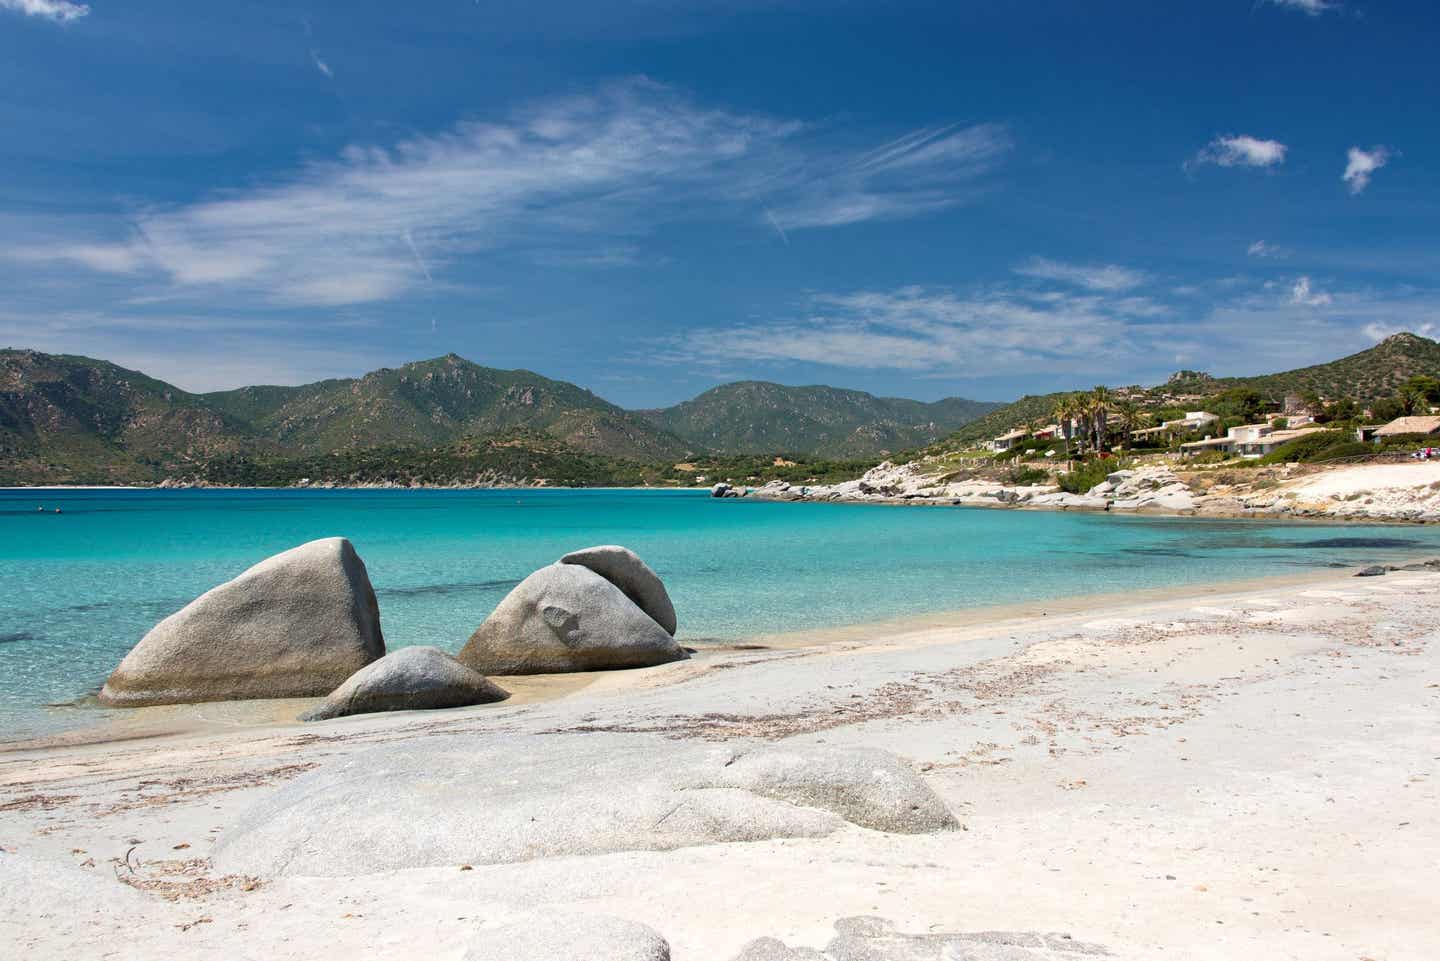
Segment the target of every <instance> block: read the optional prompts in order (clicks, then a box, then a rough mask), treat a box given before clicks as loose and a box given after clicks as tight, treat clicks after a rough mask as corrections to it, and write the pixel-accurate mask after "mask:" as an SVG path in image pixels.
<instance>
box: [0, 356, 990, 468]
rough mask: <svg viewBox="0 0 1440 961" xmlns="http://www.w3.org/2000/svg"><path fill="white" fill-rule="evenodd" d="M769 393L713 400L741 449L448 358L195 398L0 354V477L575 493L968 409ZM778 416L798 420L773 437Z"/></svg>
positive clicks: (916, 434)
mask: <svg viewBox="0 0 1440 961" xmlns="http://www.w3.org/2000/svg"><path fill="white" fill-rule="evenodd" d="M769 386H771V387H774V388H775V389H774V390H773V391H766V392H759V393H755V392H750V391H748V390H743V389H742V390H741V391H738V392H736V393H735V394H733V395H727V394H726V393H725V392H724V391H723V390H722V391H721V392H720V393H719V394H717V395H716V397H715V398H714V399H715V401H716V403H717V404H721V403H722V402H723V412H722V415H720V416H718V417H715V418H711V421H712V422H714V423H720V422H728V423H730V424H732V425H733V424H739V423H744V422H746V421H747V420H751V419H753V420H754V421H755V422H756V423H757V424H763V425H768V426H767V427H765V428H763V429H760V430H757V431H754V432H752V433H751V434H750V437H751V441H750V442H747V443H741V442H740V441H739V440H738V437H739V435H740V432H739V431H736V430H733V429H723V430H722V429H718V428H717V429H713V430H710V431H709V432H708V439H707V440H703V441H702V440H699V439H696V438H697V437H698V434H699V433H704V432H695V433H696V436H692V437H680V436H677V434H676V433H674V432H672V431H671V430H669V429H668V428H667V427H666V426H665V422H666V419H667V418H666V417H665V415H666V414H667V413H668V412H667V411H648V412H644V413H643V414H642V413H640V412H632V411H627V410H624V409H622V408H620V407H618V406H616V405H615V404H612V403H610V402H609V401H607V400H604V399H603V398H601V397H597V396H596V395H594V394H592V393H591V392H590V391H588V390H585V389H584V388H581V387H578V386H576V385H574V384H570V383H566V382H564V381H557V380H552V379H550V378H548V377H543V376H541V375H540V374H536V373H534V372H531V371H525V370H497V369H494V368H489V367H482V366H480V365H478V364H474V363H471V362H470V361H467V360H465V359H463V358H461V357H458V356H456V355H454V354H449V355H446V356H444V357H439V358H435V359H434V360H427V361H420V362H417V363H413V364H406V365H404V366H402V367H397V368H394V369H382V370H377V371H374V372H372V373H369V374H366V375H364V376H363V377H358V378H344V379H335V380H326V381H321V382H318V383H314V384H306V385H302V386H299V387H277V386H258V387H242V388H239V389H237V390H229V391H220V392H216V393H208V394H195V393H189V392H187V391H184V390H181V389H180V388H178V387H175V386H174V385H171V384H167V383H165V382H163V381H160V380H156V379H155V378H152V377H149V376H147V375H145V374H143V373H140V372H138V371H133V370H127V369H125V368H122V367H119V366H117V365H115V364H112V363H109V362H107V361H103V360H95V359H92V358H88V357H78V356H71V355H59V354H45V353H41V352H38V351H29V350H5V351H0V483H3V484H149V483H157V482H160V481H162V480H165V479H167V478H168V479H174V480H184V481H196V482H204V483H227V484H247V485H251V484H253V485H257V486H268V485H274V484H290V483H295V482H298V481H299V480H301V479H303V478H309V479H311V480H312V481H317V482H326V483H350V482H353V483H400V484H406V483H424V484H445V483H477V482H478V483H519V482H531V481H543V482H545V483H551V484H565V485H576V486H584V485H591V484H638V483H663V484H679V483H685V484H691V483H696V481H695V479H694V478H695V477H696V476H705V475H706V472H707V471H709V472H716V473H723V476H724V477H731V478H733V479H735V480H737V481H739V482H745V481H746V480H747V479H749V478H752V477H754V478H761V479H765V480H768V479H770V478H772V477H783V478H786V479H790V478H794V479H796V480H798V481H800V482H804V481H806V480H809V479H811V478H812V477H824V478H826V479H829V480H834V479H837V478H843V477H844V476H853V475H855V474H859V473H861V472H863V470H864V468H865V466H867V465H868V463H870V462H873V459H874V458H876V457H878V456H879V455H880V454H881V452H882V451H887V450H891V449H894V448H898V447H900V446H902V445H905V444H910V445H912V446H913V444H914V442H915V441H914V439H919V438H924V439H926V440H928V439H933V437H934V436H943V435H944V434H945V433H947V432H948V431H949V430H951V429H953V427H954V426H956V425H957V424H959V423H960V422H962V421H963V419H964V417H965V416H967V410H968V406H967V405H971V404H972V403H973V402H970V401H963V400H958V399H954V400H947V401H941V402H939V403H937V404H921V403H919V402H916V401H901V400H895V399H880V398H873V397H871V396H870V395H868V394H864V393H861V392H859V391H835V390H833V389H831V388H825V387H817V388H794V389H792V388H782V387H779V386H778V385H769ZM711 393H712V394H715V393H716V392H713V391H712V392H711ZM747 404H752V405H754V412H753V415H752V414H751V413H749V412H747V407H746V405H747ZM827 404H828V405H830V406H831V407H833V408H835V410H834V411H833V412H828V413H827V412H826V411H825V410H823V408H824V407H825V406H826V405H827ZM681 406H682V407H684V408H685V410H684V413H683V415H681V416H677V417H676V418H674V420H675V421H676V422H677V423H689V422H692V421H694V422H699V421H704V420H705V419H706V416H707V415H706V413H705V408H706V406H707V403H700V402H697V401H689V402H687V403H686V404H685V405H681ZM981 406H983V405H981ZM672 410H674V409H673V408H672ZM791 422H793V423H794V424H797V425H801V426H800V427H799V428H797V429H796V430H793V431H786V430H785V429H784V427H783V426H782V425H785V424H786V423H791ZM764 436H769V437H771V438H773V444H772V443H766V442H764V441H763V440H761V439H760V438H762V437H764ZM832 441H833V442H832ZM781 453H783V454H785V455H786V456H785V458H783V461H784V462H782V463H778V464H777V463H775V462H774V459H775V455H776V454H781ZM792 461H793V462H794V463H790V462H792Z"/></svg>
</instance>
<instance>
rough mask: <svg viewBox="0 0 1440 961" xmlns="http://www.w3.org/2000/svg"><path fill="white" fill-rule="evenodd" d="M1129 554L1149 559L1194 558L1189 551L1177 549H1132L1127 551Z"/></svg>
mask: <svg viewBox="0 0 1440 961" xmlns="http://www.w3.org/2000/svg"><path fill="white" fill-rule="evenodd" d="M1125 553H1127V554H1144V555H1146V556H1149V557H1194V556H1195V555H1194V554H1192V553H1191V552H1189V551H1182V550H1180V549H1179V548H1177V547H1131V548H1128V549H1126V551H1125Z"/></svg>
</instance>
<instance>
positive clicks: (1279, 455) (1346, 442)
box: [1256, 430, 1372, 464]
mask: <svg viewBox="0 0 1440 961" xmlns="http://www.w3.org/2000/svg"><path fill="white" fill-rule="evenodd" d="M1369 453H1372V449H1371V448H1369V447H1367V446H1365V445H1364V444H1362V443H1360V442H1359V441H1357V440H1355V439H1354V435H1352V434H1347V433H1346V432H1345V431H1343V430H1322V431H1320V432H1318V433H1315V434H1306V435H1305V436H1304V437H1297V438H1295V439H1294V440H1292V441H1291V442H1290V443H1288V444H1282V445H1281V446H1279V447H1277V448H1276V449H1275V450H1273V451H1271V452H1270V453H1268V454H1266V455H1265V456H1264V457H1262V458H1260V459H1259V461H1257V462H1256V463H1259V464H1288V463H1291V462H1292V461H1298V462H1299V463H1302V464H1313V463H1315V462H1316V461H1324V460H1334V459H1336V458H1337V457H1356V456H1360V455H1362V454H1369Z"/></svg>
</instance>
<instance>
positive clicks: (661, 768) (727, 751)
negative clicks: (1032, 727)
mask: <svg viewBox="0 0 1440 961" xmlns="http://www.w3.org/2000/svg"><path fill="white" fill-rule="evenodd" d="M337 826H341V827H343V830H337ZM854 826H859V827H863V828H868V829H870V830H874V831H886V832H890V833H897V834H923V833H929V832H935V831H944V830H950V829H953V828H955V827H956V826H957V824H956V821H955V818H954V816H953V815H951V813H950V812H949V810H948V809H947V808H946V807H945V804H944V803H943V802H942V801H941V800H940V798H939V797H937V796H936V795H935V794H934V792H932V791H931V790H930V788H929V786H928V785H926V783H925V781H924V780H923V779H922V778H921V777H920V776H919V775H918V774H916V773H915V772H914V771H913V770H911V769H910V767H909V766H908V765H906V764H905V763H903V762H902V761H901V760H900V759H899V758H897V757H895V756H894V755H892V754H888V753H886V752H883V751H878V750H872V749H855V750H849V749H841V748H834V747H826V746H793V747H792V746H778V745H776V746H772V745H743V746H738V747H737V746H716V745H707V744H700V743H694V742H676V741H670V740H666V739H663V738H659V737H653V736H647V735H634V734H629V735H625V734H602V733H591V734H584V735H575V734H546V735H532V736H529V737H507V738H487V739H484V740H480V741H476V740H471V739H466V740H465V741H464V742H463V743H446V742H443V741H435V742H424V741H421V742H414V743H409V744H404V745H387V746H384V747H380V748H377V749H374V750H371V751H366V752H364V753H360V754H356V755H353V756H352V757H349V758H347V759H345V760H342V761H339V762H336V763H333V764H329V765H326V766H325V767H322V768H320V769H318V770H315V771H311V772H309V773H307V774H304V775H302V776H300V777H298V778H296V779H295V780H293V781H291V782H289V783H288V784H286V785H284V786H283V787H281V788H280V789H279V790H277V791H275V792H274V793H272V794H270V795H269V796H268V797H266V798H264V799H263V800H261V801H260V802H259V803H258V804H257V805H256V806H255V807H253V808H251V809H250V810H249V811H247V812H246V813H244V814H243V815H241V817H240V818H239V819H237V820H235V821H234V822H232V824H231V826H230V827H229V828H228V829H227V830H226V832H225V834H224V835H223V836H222V837H221V839H220V842H219V844H218V845H217V847H216V849H215V852H214V856H215V863H216V866H217V868H218V870H219V871H220V872H221V873H224V874H251V875H257V876H261V877H274V876H277V875H298V876H320V877H325V876H348V875H359V874H374V873H381V872H386V871H398V870H402V869H406V868H417V867H438V866H446V865H449V866H454V865H461V864H472V865H480V864H506V863H514V862H522V861H531V860H536V859H540V858H555V857H567V856H571V855H590V854H605V853H610V852H615V851H669V850H673V849H676V848H682V847H688V846H691V845H699V844H716V843H722V842H728V841H762V840H767V839H771V838H796V837H823V836H826V835H829V834H832V833H834V832H836V831H840V830H846V829H854Z"/></svg>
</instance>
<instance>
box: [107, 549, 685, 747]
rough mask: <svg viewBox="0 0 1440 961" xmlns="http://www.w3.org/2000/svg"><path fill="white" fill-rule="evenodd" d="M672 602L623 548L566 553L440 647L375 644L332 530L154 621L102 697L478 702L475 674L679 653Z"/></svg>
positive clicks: (364, 604)
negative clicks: (457, 640)
mask: <svg viewBox="0 0 1440 961" xmlns="http://www.w3.org/2000/svg"><path fill="white" fill-rule="evenodd" d="M676 626H677V622H676V616H675V606H674V604H673V603H671V600H670V595H669V593H668V592H667V591H666V590H665V585H664V583H663V582H662V581H661V580H660V578H659V576H658V575H657V574H656V573H655V572H654V571H653V570H651V569H650V567H649V565H647V564H646V563H645V562H644V561H643V560H641V559H640V557H639V556H638V555H636V554H635V552H634V551H631V550H628V549H627V548H624V547H618V546H614V545H606V546H600V547H591V548H586V549H585V550H580V551H575V552H573V553H570V554H566V555H565V556H564V557H562V558H561V559H560V560H559V561H557V562H556V563H554V564H551V565H549V566H548V567H544V568H541V569H540V570H538V571H536V572H535V573H534V574H531V575H530V576H529V577H527V578H525V580H523V581H521V582H520V584H519V585H518V586H517V587H516V588H515V589H514V590H513V591H511V592H510V594H509V595H508V596H506V598H505V599H504V600H503V601H501V602H500V605H499V606H498V607H496V609H495V611H494V613H493V614H491V615H490V617H489V618H487V619H486V621H485V622H484V623H483V624H481V625H480V627H479V628H478V629H477V630H476V631H475V633H474V634H473V635H472V636H471V637H470V640H469V642H468V643H467V644H466V645H465V646H464V648H463V649H462V650H461V651H460V654H459V656H458V657H452V656H450V655H449V654H447V653H445V652H444V651H442V650H440V649H439V648H435V647H409V648H402V649H401V650H398V651H393V652H390V653H386V650H385V638H384V635H383V634H382V633H381V630H380V606H379V603H378V602H377V601H376V598H375V590H374V588H373V587H372V586H371V584H370V577H369V574H368V572H367V571H366V568H365V564H364V562H363V561H361V559H360V556H359V554H357V553H356V551H355V548H354V546H353V545H352V544H351V543H350V542H349V541H348V540H346V539H345V538H343V537H331V538H325V539H323V540H317V541H311V542H310V543H308V544H302V545H301V546H299V547H296V548H293V549H292V550H288V551H285V552H283V553H281V554H276V555H275V556H274V557H270V558H267V559H266V560H264V561H261V562H260V563H259V564H256V565H255V566H254V567H252V568H250V569H249V570H247V571H245V572H244V573H242V574H241V575H240V576H239V577H236V578H235V579H234V580H231V581H227V582H226V583H224V584H221V585H220V586H218V587H216V588H213V589H212V590H209V591H207V592H206V593H204V594H202V595H201V596H200V597H198V598H196V599H195V600H194V601H191V602H190V603H189V604H187V605H186V606H185V607H184V608H182V609H180V610H179V611H176V612H175V613H174V614H171V615H170V616H169V617H167V618H165V619H164V620H163V621H161V622H160V623H159V624H157V625H155V627H154V628H152V629H151V630H150V632H149V633H148V634H146V635H145V637H143V638H142V639H141V640H140V642H139V643H138V644H136V645H135V647H134V648H132V649H131V651H130V653H129V654H127V655H126V656H125V658H124V659H123V660H122V661H121V662H120V664H119V666H118V667H116V668H115V670H114V672H113V673H112V674H111V675H110V677H109V678H108V679H107V680H106V682H105V686H104V687H103V688H102V689H101V691H100V695H99V699H100V702H101V703H102V704H106V705H109V706H112V707H142V706H148V705H156V704H190V703H197V702H203V701H235V700H249V699H254V698H300V697H324V698H325V700H324V702H323V703H322V704H320V705H319V706H318V707H316V708H314V709H313V710H311V711H310V712H308V713H307V714H305V715H304V719H305V720H324V719H327V718H335V717H342V716H345V715H349V714H368V713H373V712H376V711H405V710H426V709H438V708H450V707H464V706H468V705H473V704H488V703H492V702H495V701H501V700H504V699H505V698H506V697H508V696H509V695H508V693H507V692H506V691H505V690H503V689H502V688H500V687H499V686H497V685H496V684H494V683H493V682H491V681H490V680H489V679H488V677H487V676H486V675H490V674H495V675H513V674H547V673H560V672H572V671H600V670H613V669H619V668H633V667H650V666H653V665H657V664H663V663H666V662H668V661H676V660H682V659H684V658H686V657H688V656H689V654H688V653H687V652H686V650H685V648H683V647H681V646H680V644H679V643H678V642H677V641H676V640H675V630H676Z"/></svg>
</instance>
